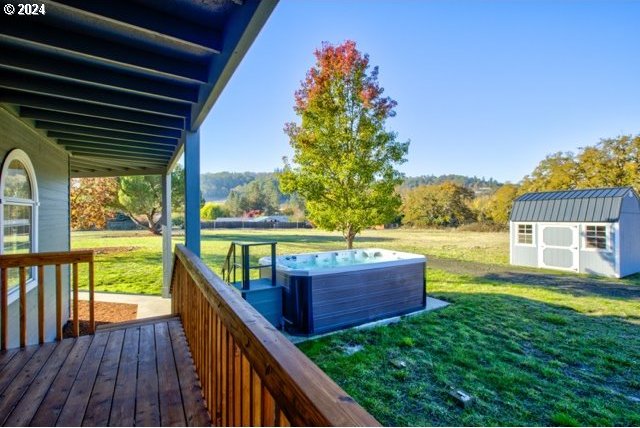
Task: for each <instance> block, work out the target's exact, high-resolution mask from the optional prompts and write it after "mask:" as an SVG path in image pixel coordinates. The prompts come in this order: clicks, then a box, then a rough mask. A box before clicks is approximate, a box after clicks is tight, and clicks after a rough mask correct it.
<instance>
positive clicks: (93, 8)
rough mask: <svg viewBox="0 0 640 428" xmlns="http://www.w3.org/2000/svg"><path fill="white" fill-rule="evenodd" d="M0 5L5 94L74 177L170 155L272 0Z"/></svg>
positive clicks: (0, 93)
mask: <svg viewBox="0 0 640 428" xmlns="http://www.w3.org/2000/svg"><path fill="white" fill-rule="evenodd" d="M3 3H4V4H6V3H12V4H13V5H14V6H15V11H16V12H15V13H14V14H13V15H7V14H6V13H2V14H0V103H1V104H2V105H3V107H4V108H5V109H7V110H8V111H9V112H12V113H13V114H15V115H17V116H18V117H20V118H21V119H22V120H23V121H24V122H26V123H27V124H28V125H30V126H32V127H33V128H35V129H36V130H37V131H38V132H39V133H40V134H41V135H43V136H45V137H47V138H49V139H50V140H51V141H52V142H53V143H55V144H57V145H59V146H60V147H62V148H63V149H64V150H66V151H67V152H68V153H70V155H71V157H70V165H71V175H72V176H76V177H78V176H101V175H132V174H152V173H156V174H157V173H162V172H165V171H166V170H167V168H168V167H169V166H171V165H173V163H174V162H175V160H176V158H177V157H178V156H179V155H180V154H181V149H182V145H183V143H184V140H185V133H186V131H195V130H196V129H197V128H198V127H199V126H200V124H201V123H202V122H203V120H204V118H205V117H206V115H207V113H208V112H209V110H210V109H211V107H212V106H213V104H214V103H215V101H216V99H217V98H218V96H219V94H220V92H221V91H222V89H223V87H224V86H225V84H226V83H227V81H228V80H229V78H230V77H231V75H232V74H233V71H234V70H235V68H236V66H237V65H238V63H239V62H240V60H241V59H242V57H243V56H244V54H245V53H246V51H247V50H248V48H249V46H250V45H251V43H252V42H253V40H254V39H255V37H256V36H257V34H258V32H259V31H260V29H261V28H262V26H263V25H264V23H265V22H266V20H267V18H268V17H269V15H270V13H271V11H272V10H273V8H274V7H275V5H276V3H277V0H162V1H157V0H56V1H48V0H40V1H38V2H37V3H38V4H44V6H45V12H46V14H45V15H38V16H35V15H32V16H19V15H18V13H17V12H18V10H19V7H20V6H19V4H20V3H27V2H22V1H4V2H3ZM32 3H33V2H32Z"/></svg>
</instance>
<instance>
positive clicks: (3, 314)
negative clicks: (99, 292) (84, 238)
mask: <svg viewBox="0 0 640 428" xmlns="http://www.w3.org/2000/svg"><path fill="white" fill-rule="evenodd" d="M79 263H88V264H89V330H90V332H91V333H93V332H94V331H95V311H94V259H93V251H92V250H77V251H66V252H47V253H29V254H7V255H0V324H1V327H0V349H1V350H6V349H7V345H8V337H9V335H8V332H9V329H8V318H9V316H8V313H9V310H8V288H9V279H8V269H11V268H17V269H18V270H19V275H20V282H19V293H20V298H19V300H20V347H25V346H26V344H27V304H26V300H27V278H26V277H27V275H26V272H27V269H28V268H31V267H37V268H38V275H37V279H38V342H39V343H40V344H42V343H44V315H45V314H44V306H45V305H44V302H45V287H44V267H45V266H52V265H55V272H56V296H55V298H56V339H57V340H62V265H71V266H72V267H73V276H72V278H73V324H72V326H73V335H74V336H78V335H79V332H80V321H79V319H78V264H79Z"/></svg>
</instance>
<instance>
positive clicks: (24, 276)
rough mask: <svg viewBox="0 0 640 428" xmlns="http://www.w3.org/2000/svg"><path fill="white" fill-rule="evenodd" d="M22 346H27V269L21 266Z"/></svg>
mask: <svg viewBox="0 0 640 428" xmlns="http://www.w3.org/2000/svg"><path fill="white" fill-rule="evenodd" d="M19 271H20V347H21V348H24V347H25V346H27V270H26V269H25V267H24V266H20V268H19Z"/></svg>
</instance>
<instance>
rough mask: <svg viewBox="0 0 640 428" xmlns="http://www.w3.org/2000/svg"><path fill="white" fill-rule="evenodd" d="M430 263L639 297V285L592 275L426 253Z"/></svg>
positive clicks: (577, 291)
mask: <svg viewBox="0 0 640 428" xmlns="http://www.w3.org/2000/svg"><path fill="white" fill-rule="evenodd" d="M427 257H428V261H427V266H428V267H430V268H435V269H441V270H444V271H447V272H452V273H456V274H459V275H470V276H474V277H476V278H481V279H483V280H487V281H493V282H509V283H515V284H527V285H535V286H538V287H548V288H553V289H557V290H558V291H563V292H567V293H571V294H573V295H575V296H588V295H598V296H603V297H613V298H622V299H631V300H640V286H637V285H630V284H628V283H625V282H623V281H620V280H615V279H606V278H603V279H601V278H595V277H591V276H573V275H570V274H559V275H554V274H551V273H547V272H536V271H533V270H529V269H526V268H517V267H514V266H501V265H492V264H486V263H479V262H469V261H461V260H453V259H441V258H437V257H434V256H427Z"/></svg>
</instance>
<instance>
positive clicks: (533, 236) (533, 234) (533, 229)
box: [513, 221, 537, 247]
mask: <svg viewBox="0 0 640 428" xmlns="http://www.w3.org/2000/svg"><path fill="white" fill-rule="evenodd" d="M513 225H514V226H515V234H514V237H513V242H514V245H517V246H518V247H535V246H536V229H537V228H536V224H535V223H534V222H526V221H525V222H519V223H513ZM520 225H531V244H522V243H520V242H518V229H519V226H520Z"/></svg>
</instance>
